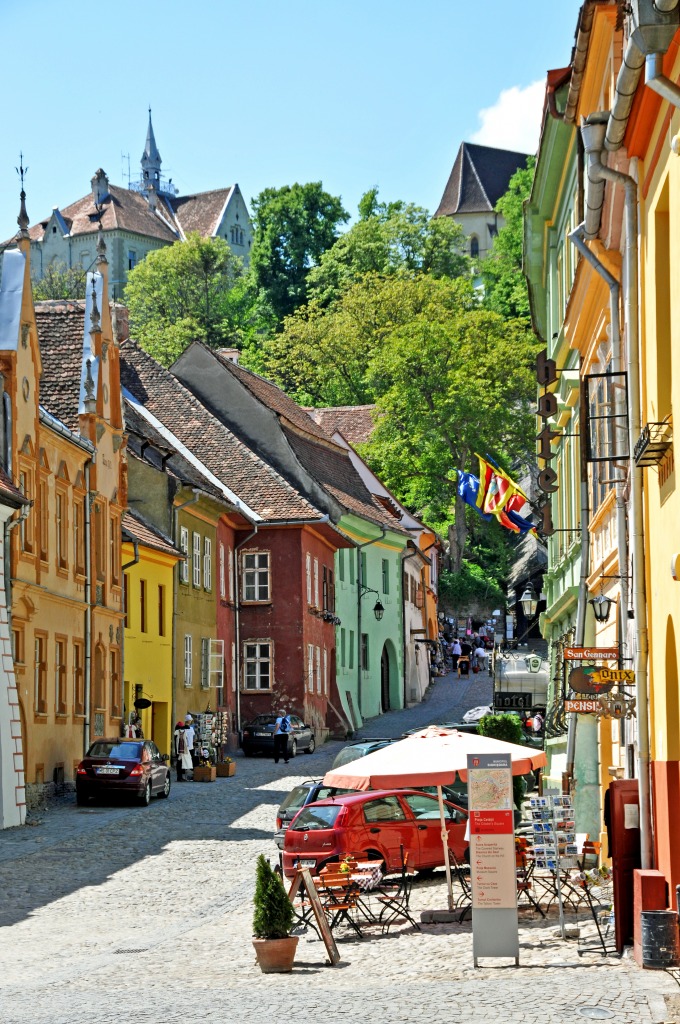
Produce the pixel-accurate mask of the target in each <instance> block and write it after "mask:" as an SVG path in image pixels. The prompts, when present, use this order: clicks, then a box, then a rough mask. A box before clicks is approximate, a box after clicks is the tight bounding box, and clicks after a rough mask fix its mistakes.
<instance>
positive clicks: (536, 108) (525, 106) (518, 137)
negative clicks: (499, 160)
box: [470, 80, 545, 153]
mask: <svg viewBox="0 0 680 1024" xmlns="http://www.w3.org/2000/svg"><path fill="white" fill-rule="evenodd" d="M544 98H545V81H544V80H541V81H538V82H532V83H531V85H527V86H525V87H524V88H522V87H521V86H518V85H513V86H512V87H511V88H510V89H503V91H502V92H501V94H500V96H499V97H498V99H497V100H496V102H495V103H494V105H493V106H492V107H485V108H484V110H480V111H479V115H478V116H479V120H480V122H481V127H480V128H479V129H478V130H477V131H476V132H475V133H474V135H472V136H471V137H470V142H478V143H480V144H481V145H483V146H495V147H496V148H497V149H511V150H515V152H517V153H535V152H536V150H537V149H538V140H539V135H540V131H541V113H542V110H543V100H544Z"/></svg>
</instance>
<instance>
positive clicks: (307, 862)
mask: <svg viewBox="0 0 680 1024" xmlns="http://www.w3.org/2000/svg"><path fill="white" fill-rule="evenodd" d="M298 864H299V866H300V867H301V868H314V867H316V858H315V857H301V858H300V860H299V861H298Z"/></svg>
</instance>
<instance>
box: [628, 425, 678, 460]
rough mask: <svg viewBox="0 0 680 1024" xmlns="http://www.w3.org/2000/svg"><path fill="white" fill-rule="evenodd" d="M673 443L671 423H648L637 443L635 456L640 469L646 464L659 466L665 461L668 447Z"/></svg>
mask: <svg viewBox="0 0 680 1024" xmlns="http://www.w3.org/2000/svg"><path fill="white" fill-rule="evenodd" d="M672 443H673V429H672V427H671V424H670V423H669V422H668V421H666V422H664V423H646V424H645V426H644V427H643V428H642V433H641V434H640V437H639V438H638V440H637V442H636V444H635V450H634V452H633V458H634V459H635V465H636V466H638V467H639V468H640V469H642V468H644V467H646V466H658V465H659V464H660V463H661V462H663V460H664V458H665V456H666V453H667V452H668V449H669V448H670V447H671V445H672Z"/></svg>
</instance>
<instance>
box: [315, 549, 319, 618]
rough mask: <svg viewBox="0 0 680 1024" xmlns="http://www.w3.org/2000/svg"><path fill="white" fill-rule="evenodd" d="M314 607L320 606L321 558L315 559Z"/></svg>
mask: <svg viewBox="0 0 680 1024" xmlns="http://www.w3.org/2000/svg"><path fill="white" fill-rule="evenodd" d="M314 607H315V608H318V607H319V559H318V558H315V559H314Z"/></svg>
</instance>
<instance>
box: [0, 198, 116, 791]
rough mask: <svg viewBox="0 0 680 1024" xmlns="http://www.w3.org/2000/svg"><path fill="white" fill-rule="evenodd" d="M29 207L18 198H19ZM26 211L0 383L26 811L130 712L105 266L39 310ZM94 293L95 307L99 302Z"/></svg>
mask: <svg viewBox="0 0 680 1024" xmlns="http://www.w3.org/2000/svg"><path fill="white" fill-rule="evenodd" d="M22 199H23V196H22ZM27 223H28V219H27V217H26V211H25V207H24V206H23V202H22V212H21V215H20V218H19V224H20V229H21V230H20V232H19V235H18V248H17V249H16V250H14V251H12V252H8V253H7V254H6V258H5V262H4V267H3V323H4V325H5V328H6V330H5V333H4V335H3V337H2V339H1V340H0V346H1V347H0V373H1V374H2V378H3V385H4V396H3V402H4V410H3V411H4V422H5V423H6V424H7V427H8V430H7V435H8V447H9V442H10V440H11V455H10V458H9V465H10V468H11V472H12V477H13V480H14V482H15V483H16V484H17V486H18V487H19V488H20V490H21V491H22V493H23V494H24V495H26V496H27V497H28V498H29V499H30V501H31V507H30V511H29V514H28V516H27V517H26V518H25V520H23V521H22V522H21V524H20V525H19V528H18V529H15V530H13V531H12V534H11V587H12V602H11V613H12V623H11V624H12V638H13V649H14V659H15V665H16V680H17V692H18V701H19V710H20V717H21V732H22V746H23V755H24V768H25V777H26V795H27V802H28V803H29V805H30V803H31V802H32V801H33V800H35V799H40V798H41V796H42V793H43V789H44V788H45V787H51V786H53V785H57V786H59V785H61V784H64V783H69V782H72V781H73V777H74V771H75V767H76V766H77V764H78V762H79V761H80V759H81V757H82V755H83V752H84V750H85V749H86V748H87V747H88V746H89V743H90V742H91V740H92V739H94V738H95V737H96V736H104V735H110V734H111V733H113V734H114V735H118V732H119V729H120V718H121V714H122V686H121V676H120V670H121V661H122V647H123V630H122V621H121V620H122V611H121V603H122V580H121V573H120V565H121V554H120V523H121V515H122V511H123V508H124V506H125V504H126V501H127V495H126V484H125V472H124V461H123V458H122V452H123V447H124V438H123V425H122V416H121V406H120V382H119V370H118V346H117V342H116V339H115V337H114V331H113V325H112V322H111V316H110V313H109V307H108V303H106V305H102V296H103V295H106V272H107V265H106V257H105V254H104V251H103V247H102V249H100V253H99V258H98V262H97V272H96V273H94V274H90V275H88V298H87V300H86V302H85V303H82V302H81V303H44V304H39V305H38V306H37V308H36V307H35V306H34V303H33V298H32V292H31V284H30V245H29V239H28V234H27V230H26V227H27ZM95 296H96V298H95Z"/></svg>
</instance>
